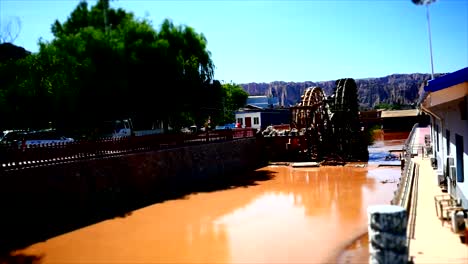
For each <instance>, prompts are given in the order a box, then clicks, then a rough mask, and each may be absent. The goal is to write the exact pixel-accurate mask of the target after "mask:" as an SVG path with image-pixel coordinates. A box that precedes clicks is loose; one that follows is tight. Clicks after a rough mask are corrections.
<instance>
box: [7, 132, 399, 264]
mask: <svg viewBox="0 0 468 264" xmlns="http://www.w3.org/2000/svg"><path fill="white" fill-rule="evenodd" d="M381 143H382V142H380V141H376V146H378V147H377V148H376V149H378V150H379V151H380V149H382V148H385V147H389V148H394V147H398V146H399V145H401V144H402V143H403V141H402V140H399V141H398V140H396V141H395V139H392V144H381ZM378 144H380V146H379V145H378ZM363 164H366V163H363ZM357 165H358V164H357V163H355V164H348V165H347V166H344V167H341V166H337V167H319V168H301V169H297V168H296V169H295V168H292V167H288V166H268V167H265V168H262V169H261V170H262V171H270V172H271V175H272V178H271V179H269V180H265V181H259V182H258V184H257V185H255V186H249V187H245V188H244V187H239V188H233V189H228V190H222V191H215V192H205V193H197V194H192V195H189V196H186V197H185V198H184V199H178V200H170V201H166V202H163V203H157V204H153V205H151V206H148V207H145V208H141V209H139V210H135V211H133V212H131V213H130V214H129V215H127V216H125V217H120V218H114V219H110V220H107V221H103V222H100V223H96V224H94V225H91V226H87V227H85V228H82V229H78V230H75V231H73V232H70V233H66V234H63V235H60V236H57V237H54V238H51V239H49V240H47V241H44V242H40V243H37V244H34V245H31V246H29V247H28V248H26V249H24V250H21V251H18V252H16V253H15V254H23V255H34V256H38V257H39V258H41V260H40V263H43V264H45V263H328V262H336V260H337V259H338V258H339V256H340V255H342V254H343V252H346V250H345V249H346V248H348V250H352V248H351V249H350V247H349V245H352V244H353V241H356V240H357V239H358V238H360V237H362V235H363V234H365V233H366V231H367V215H366V209H367V206H369V205H373V204H388V203H389V202H390V200H391V199H392V197H393V192H394V191H395V190H396V186H397V180H398V178H399V176H400V169H399V167H378V166H377V162H374V163H371V162H369V164H366V167H361V166H357ZM357 241H360V240H357ZM348 259H349V256H348Z"/></svg>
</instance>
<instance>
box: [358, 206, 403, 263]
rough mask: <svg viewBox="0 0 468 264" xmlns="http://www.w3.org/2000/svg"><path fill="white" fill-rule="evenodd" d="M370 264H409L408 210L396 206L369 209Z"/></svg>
mask: <svg viewBox="0 0 468 264" xmlns="http://www.w3.org/2000/svg"><path fill="white" fill-rule="evenodd" d="M367 215H368V230H369V263H372V264H384V263H392V264H393V263H408V244H407V240H406V226H407V216H406V210H405V209H404V208H403V207H401V206H396V205H374V206H369V207H368V208H367Z"/></svg>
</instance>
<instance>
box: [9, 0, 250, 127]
mask: <svg viewBox="0 0 468 264" xmlns="http://www.w3.org/2000/svg"><path fill="white" fill-rule="evenodd" d="M51 31H52V33H53V35H54V38H53V39H52V40H51V41H50V42H46V41H39V45H40V49H39V52H38V53H36V54H32V55H29V56H27V57H26V58H23V59H19V60H16V61H14V60H9V61H6V62H2V63H0V77H3V76H13V77H9V78H6V79H2V82H0V118H1V120H4V122H2V124H0V126H1V127H4V128H6V127H8V128H20V127H28V128H39V127H45V126H48V125H49V124H50V123H52V124H53V125H54V126H56V127H57V128H59V129H62V130H64V131H74V132H76V131H78V130H90V129H93V128H94V127H96V126H98V125H99V123H101V122H103V121H106V120H113V119H117V118H126V117H131V118H133V119H134V120H135V123H137V124H139V125H140V126H141V127H144V126H147V125H148V124H151V123H152V122H155V121H164V123H165V124H166V126H169V125H170V126H172V127H175V128H177V127H180V126H184V125H190V124H193V123H195V124H201V123H202V122H204V120H206V119H207V117H208V116H212V117H213V118H214V119H216V121H218V122H224V121H226V115H224V111H223V110H224V109H228V110H229V111H231V112H232V110H234V109H235V108H236V107H238V106H240V105H241V102H242V101H243V102H245V98H246V93H245V92H244V91H243V90H242V89H241V88H240V87H239V86H236V85H234V84H227V85H221V84H220V83H219V81H216V80H213V75H214V64H213V62H212V60H211V54H210V52H209V51H208V50H207V40H206V38H205V36H204V35H203V34H201V33H197V32H196V31H195V30H194V29H193V28H191V27H189V26H176V25H174V24H173V23H172V22H171V21H170V20H168V19H166V20H164V21H163V22H162V24H161V26H160V28H159V30H156V29H154V28H153V26H152V24H151V22H150V21H148V20H144V19H143V20H141V19H136V18H135V17H134V15H133V14H132V13H129V12H126V11H124V10H123V9H113V8H110V7H109V1H108V0H99V1H98V2H97V3H96V5H94V6H92V7H89V6H88V4H87V3H86V2H85V1H82V2H80V3H79V4H78V6H77V7H76V8H75V10H73V11H72V13H71V14H70V16H69V17H68V19H67V20H66V21H65V22H63V23H61V22H59V21H55V22H54V23H53V25H52V26H51ZM228 88H229V89H228ZM220 113H223V114H220Z"/></svg>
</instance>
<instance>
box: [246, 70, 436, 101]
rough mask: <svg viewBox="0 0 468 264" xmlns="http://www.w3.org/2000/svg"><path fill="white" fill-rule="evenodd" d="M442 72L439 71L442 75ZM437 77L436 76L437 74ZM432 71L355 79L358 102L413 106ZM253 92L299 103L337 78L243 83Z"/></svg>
mask: <svg viewBox="0 0 468 264" xmlns="http://www.w3.org/2000/svg"><path fill="white" fill-rule="evenodd" d="M439 75H440V74H439ZM436 76H437V75H436ZM430 78H431V75H430V74H421V73H413V74H392V75H388V76H385V77H380V78H365V79H356V84H357V86H358V97H359V103H360V105H361V107H362V108H373V107H374V106H375V105H376V104H379V103H388V104H401V105H414V104H415V103H417V101H418V99H419V95H420V93H421V91H422V88H423V85H424V82H425V81H427V80H429V79H430ZM241 86H242V87H243V88H244V90H245V91H247V92H248V93H249V94H250V95H272V96H277V97H278V98H279V101H280V104H282V105H284V106H290V105H294V104H296V103H297V102H298V101H299V99H300V97H301V95H302V93H303V92H304V90H305V89H306V88H308V87H313V86H319V87H321V88H322V89H323V90H324V91H325V93H326V94H327V95H329V94H331V93H332V91H333V89H334V88H335V81H326V82H311V81H307V82H281V81H277V82H271V83H247V84H241Z"/></svg>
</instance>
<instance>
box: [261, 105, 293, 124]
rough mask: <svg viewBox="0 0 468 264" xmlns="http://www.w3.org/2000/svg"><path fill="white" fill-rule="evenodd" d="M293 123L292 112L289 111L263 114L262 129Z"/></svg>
mask: <svg viewBox="0 0 468 264" xmlns="http://www.w3.org/2000/svg"><path fill="white" fill-rule="evenodd" d="M290 122H291V112H289V111H285V110H282V111H274V112H273V111H272V112H262V113H261V122H260V123H261V126H262V129H265V128H266V127H268V126H270V125H282V124H289V123H290Z"/></svg>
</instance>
